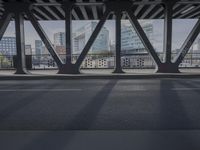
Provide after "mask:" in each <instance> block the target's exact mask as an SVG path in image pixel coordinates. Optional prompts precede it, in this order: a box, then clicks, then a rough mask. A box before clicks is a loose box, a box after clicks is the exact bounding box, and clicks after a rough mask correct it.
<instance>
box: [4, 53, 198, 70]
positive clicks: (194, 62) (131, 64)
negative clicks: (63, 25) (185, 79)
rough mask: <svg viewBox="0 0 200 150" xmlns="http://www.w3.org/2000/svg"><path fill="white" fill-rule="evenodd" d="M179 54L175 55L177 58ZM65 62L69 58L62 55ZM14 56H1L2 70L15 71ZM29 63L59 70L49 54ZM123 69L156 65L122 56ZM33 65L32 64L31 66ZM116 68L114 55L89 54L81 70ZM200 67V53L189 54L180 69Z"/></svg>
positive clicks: (133, 56) (141, 55)
mask: <svg viewBox="0 0 200 150" xmlns="http://www.w3.org/2000/svg"><path fill="white" fill-rule="evenodd" d="M158 55H159V57H160V58H161V60H162V58H163V54H162V53H159V54H158ZM176 55H177V54H173V57H175V56H176ZM60 57H61V59H62V60H63V62H65V60H66V58H67V56H66V55H60ZM78 57H79V55H73V56H72V62H73V63H75V62H76V60H77V59H78ZM13 58H14V56H12V55H9V56H8V55H2V56H0V69H14V64H15V62H14V59H13ZM29 59H31V60H28V63H29V66H30V65H31V67H29V68H30V69H35V70H36V69H44V70H45V69H57V66H56V63H55V61H54V60H53V58H52V57H51V56H50V55H49V54H44V55H31V56H29ZM121 60H122V67H123V68H126V69H153V68H155V63H154V62H153V60H152V59H151V56H150V55H149V54H147V53H138V54H131V55H125V54H124V55H122V57H121ZM30 63H31V64H30ZM114 66H115V56H114V55H113V54H89V55H87V57H86V59H85V60H84V62H83V63H82V66H81V69H111V68H114ZM198 67H200V53H188V54H187V56H186V57H185V59H184V61H183V62H182V63H181V64H180V68H198Z"/></svg>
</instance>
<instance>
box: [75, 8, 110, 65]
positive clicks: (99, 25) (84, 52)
mask: <svg viewBox="0 0 200 150" xmlns="http://www.w3.org/2000/svg"><path fill="white" fill-rule="evenodd" d="M110 13H111V11H110V10H109V9H107V10H106V11H105V13H104V15H103V17H102V19H101V20H100V21H99V23H98V24H97V26H96V28H95V30H94V32H93V33H92V35H91V37H90V39H89V40H88V42H87V43H86V45H85V47H84V49H83V51H82V53H81V54H80V56H79V58H78V60H77V62H76V65H77V67H78V68H80V66H81V64H82V62H83V61H84V59H85V57H86V55H87V54H88V52H89V50H90V48H91V46H92V44H93V43H94V41H95V40H96V38H97V36H98V34H99V32H100V31H101V29H102V27H103V25H104V24H105V22H106V20H107V18H108V17H109V15H110Z"/></svg>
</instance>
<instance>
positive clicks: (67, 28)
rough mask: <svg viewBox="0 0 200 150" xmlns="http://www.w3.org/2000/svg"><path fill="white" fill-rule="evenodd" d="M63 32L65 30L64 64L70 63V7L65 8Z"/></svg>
mask: <svg viewBox="0 0 200 150" xmlns="http://www.w3.org/2000/svg"><path fill="white" fill-rule="evenodd" d="M65 32H66V64H71V63H72V59H71V56H72V37H71V35H72V16H71V7H69V8H66V9H65Z"/></svg>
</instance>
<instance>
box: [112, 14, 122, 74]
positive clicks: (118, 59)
mask: <svg viewBox="0 0 200 150" xmlns="http://www.w3.org/2000/svg"><path fill="white" fill-rule="evenodd" d="M121 15H122V12H121V10H116V11H115V16H116V23H115V24H116V27H115V28H116V41H115V44H116V53H115V70H114V72H113V73H124V72H123V70H122V66H121Z"/></svg>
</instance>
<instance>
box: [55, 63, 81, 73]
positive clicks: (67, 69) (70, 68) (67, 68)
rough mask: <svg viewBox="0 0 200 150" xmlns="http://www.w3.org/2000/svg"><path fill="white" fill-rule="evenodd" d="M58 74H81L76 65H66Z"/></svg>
mask: <svg viewBox="0 0 200 150" xmlns="http://www.w3.org/2000/svg"><path fill="white" fill-rule="evenodd" d="M58 74H80V70H79V67H77V65H75V64H64V65H62V67H61V68H59V71H58Z"/></svg>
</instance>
